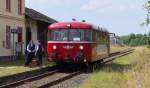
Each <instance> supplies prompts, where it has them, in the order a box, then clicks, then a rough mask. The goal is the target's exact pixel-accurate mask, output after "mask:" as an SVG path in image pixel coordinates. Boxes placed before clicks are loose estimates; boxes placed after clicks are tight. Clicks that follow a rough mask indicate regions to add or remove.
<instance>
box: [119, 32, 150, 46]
mask: <svg viewBox="0 0 150 88" xmlns="http://www.w3.org/2000/svg"><path fill="white" fill-rule="evenodd" d="M119 38H120V40H121V41H122V42H123V43H124V44H126V45H129V46H141V45H149V46H150V33H149V34H130V35H127V36H120V37H119Z"/></svg>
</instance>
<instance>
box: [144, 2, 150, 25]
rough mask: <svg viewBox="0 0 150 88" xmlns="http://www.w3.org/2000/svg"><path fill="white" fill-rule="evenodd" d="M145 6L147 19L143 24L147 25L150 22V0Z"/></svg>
mask: <svg viewBox="0 0 150 88" xmlns="http://www.w3.org/2000/svg"><path fill="white" fill-rule="evenodd" d="M144 8H145V9H146V10H147V15H146V20H145V21H144V22H143V23H142V25H146V26H148V25H149V24H150V16H149V14H150V0H148V1H147V2H146V3H145V5H144Z"/></svg>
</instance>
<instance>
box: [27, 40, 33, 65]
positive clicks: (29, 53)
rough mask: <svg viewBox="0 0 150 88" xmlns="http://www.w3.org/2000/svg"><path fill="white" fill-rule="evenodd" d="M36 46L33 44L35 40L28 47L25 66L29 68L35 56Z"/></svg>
mask: <svg viewBox="0 0 150 88" xmlns="http://www.w3.org/2000/svg"><path fill="white" fill-rule="evenodd" d="M35 48H36V47H35V44H34V43H33V40H31V41H30V43H29V44H28V45H27V54H26V55H27V56H26V57H27V58H26V62H25V66H29V64H30V62H31V61H32V58H33V57H34V55H35Z"/></svg>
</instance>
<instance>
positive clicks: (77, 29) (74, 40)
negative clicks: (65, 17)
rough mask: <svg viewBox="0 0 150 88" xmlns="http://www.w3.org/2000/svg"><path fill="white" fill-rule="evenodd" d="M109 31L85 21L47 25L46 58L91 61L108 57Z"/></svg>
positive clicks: (62, 61) (63, 61) (57, 60)
mask: <svg viewBox="0 0 150 88" xmlns="http://www.w3.org/2000/svg"><path fill="white" fill-rule="evenodd" d="M109 42H110V41H109V32H108V31H107V30H106V29H104V28H102V27H99V26H95V25H92V24H89V23H86V22H76V21H75V22H60V23H54V24H51V25H50V26H49V27H48V44H47V51H48V59H49V60H50V61H54V62H56V63H70V62H71V63H93V62H97V61H101V60H103V59H104V58H107V57H109V53H110V45H109Z"/></svg>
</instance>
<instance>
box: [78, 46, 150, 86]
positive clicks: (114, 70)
mask: <svg viewBox="0 0 150 88" xmlns="http://www.w3.org/2000/svg"><path fill="white" fill-rule="evenodd" d="M135 49H136V50H135V52H134V53H132V54H130V55H127V56H124V57H121V58H118V59H117V60H115V61H114V62H112V63H111V64H109V65H106V66H104V67H103V68H102V69H100V70H98V71H96V72H94V73H92V74H91V75H90V77H89V78H88V79H87V80H85V81H84V82H83V84H81V85H80V86H79V87H77V88H136V86H139V85H140V86H141V85H142V87H141V88H149V87H150V80H149V79H148V76H150V68H149V70H148V68H146V67H145V65H146V64H150V60H149V59H150V49H148V48H146V47H144V46H143V47H137V48H135ZM141 69H143V70H142V72H141V73H140V74H143V75H140V74H138V73H139V72H140V71H141ZM135 74H137V75H135ZM138 78H140V79H138ZM137 80H138V81H139V83H141V84H137V83H136V82H137Z"/></svg>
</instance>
